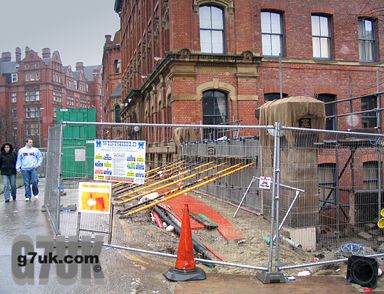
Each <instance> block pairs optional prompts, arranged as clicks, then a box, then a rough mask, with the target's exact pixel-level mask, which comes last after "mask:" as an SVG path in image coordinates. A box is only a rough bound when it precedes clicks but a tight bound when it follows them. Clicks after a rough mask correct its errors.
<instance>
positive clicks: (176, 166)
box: [145, 160, 185, 180]
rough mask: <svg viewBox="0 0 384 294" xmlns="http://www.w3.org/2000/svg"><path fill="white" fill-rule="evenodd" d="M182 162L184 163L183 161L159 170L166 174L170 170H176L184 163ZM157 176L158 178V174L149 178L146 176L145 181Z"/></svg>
mask: <svg viewBox="0 0 384 294" xmlns="http://www.w3.org/2000/svg"><path fill="white" fill-rule="evenodd" d="M184 161H185V160H181V161H180V162H177V163H174V164H171V165H169V166H165V167H164V168H163V169H162V170H161V172H163V173H166V172H168V171H170V170H173V169H175V168H178V167H179V166H180V165H181V164H183V163H184ZM159 172H160V171H159ZM157 176H159V174H158V172H157V173H155V174H153V175H151V176H148V177H147V176H146V178H145V180H149V179H153V178H156V177H157Z"/></svg>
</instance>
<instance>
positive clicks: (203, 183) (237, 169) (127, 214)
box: [120, 162, 255, 218]
mask: <svg viewBox="0 0 384 294" xmlns="http://www.w3.org/2000/svg"><path fill="white" fill-rule="evenodd" d="M254 164H255V163H254V162H251V163H248V164H246V165H244V166H241V167H239V168H236V169H235V170H232V171H230V172H228V173H225V174H224V175H221V176H218V177H215V178H213V179H210V180H207V181H204V182H202V183H200V184H198V185H196V186H193V187H191V188H188V189H186V190H183V191H180V192H178V193H176V194H173V195H171V196H168V197H165V198H163V199H160V200H156V201H155V202H152V203H150V204H148V205H146V206H144V207H141V208H138V209H135V210H133V211H130V212H128V213H126V214H124V215H122V216H120V218H126V217H128V216H130V215H132V214H135V213H138V212H140V211H143V210H146V209H148V208H151V207H153V206H155V205H157V204H159V203H162V202H165V201H168V200H170V199H172V198H175V197H177V196H180V195H182V194H185V193H187V192H190V191H193V190H196V189H197V188H200V187H202V186H205V185H207V184H209V183H212V182H214V181H217V180H218V179H221V178H223V177H226V176H228V175H230V174H233V173H235V172H238V171H240V170H242V169H245V168H247V167H250V166H251V165H254Z"/></svg>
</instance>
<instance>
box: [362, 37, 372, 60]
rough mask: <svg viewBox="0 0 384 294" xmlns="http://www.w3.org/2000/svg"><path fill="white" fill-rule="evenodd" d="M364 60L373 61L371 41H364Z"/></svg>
mask: <svg viewBox="0 0 384 294" xmlns="http://www.w3.org/2000/svg"><path fill="white" fill-rule="evenodd" d="M364 60H366V61H373V43H372V42H369V41H366V42H365V58H364Z"/></svg>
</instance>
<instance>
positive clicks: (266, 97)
mask: <svg viewBox="0 0 384 294" xmlns="http://www.w3.org/2000/svg"><path fill="white" fill-rule="evenodd" d="M286 97H288V94H286V93H283V98H286ZM276 99H280V93H276V92H274V93H265V94H264V102H267V101H273V100H276Z"/></svg>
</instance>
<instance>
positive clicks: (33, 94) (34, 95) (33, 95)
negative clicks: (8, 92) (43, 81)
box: [25, 91, 40, 102]
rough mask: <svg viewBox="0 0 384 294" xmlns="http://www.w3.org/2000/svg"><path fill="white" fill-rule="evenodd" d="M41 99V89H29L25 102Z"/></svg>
mask: <svg viewBox="0 0 384 294" xmlns="http://www.w3.org/2000/svg"><path fill="white" fill-rule="evenodd" d="M39 100H40V91H27V92H25V102H33V101H39Z"/></svg>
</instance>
